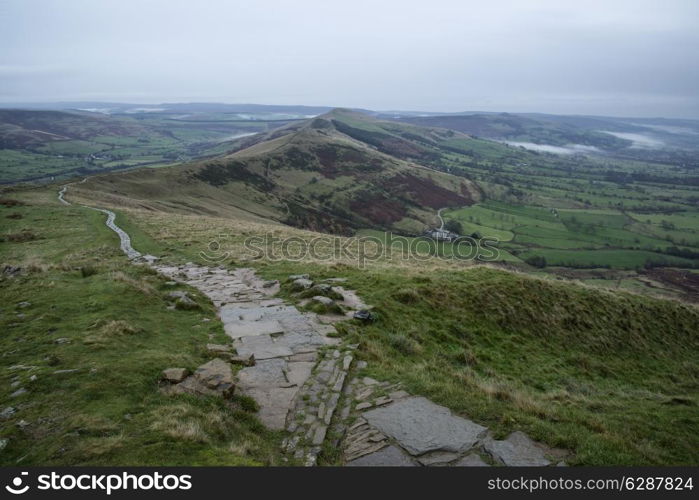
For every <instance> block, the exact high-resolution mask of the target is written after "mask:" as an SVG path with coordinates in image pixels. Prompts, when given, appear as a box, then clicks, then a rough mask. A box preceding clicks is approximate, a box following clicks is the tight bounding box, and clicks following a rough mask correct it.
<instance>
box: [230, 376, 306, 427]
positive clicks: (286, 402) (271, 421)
mask: <svg viewBox="0 0 699 500" xmlns="http://www.w3.org/2000/svg"><path fill="white" fill-rule="evenodd" d="M236 392H238V391H236ZM239 392H240V393H241V394H244V395H246V396H250V397H251V398H253V399H254V400H255V401H257V404H258V405H259V407H260V411H259V412H258V413H257V417H258V418H259V419H260V422H262V423H263V424H264V425H265V426H266V427H268V428H270V429H272V430H282V429H284V427H285V425H286V419H287V415H288V414H289V409H290V408H291V407H292V406H293V401H294V397H295V396H296V393H297V392H298V387H296V386H294V387H250V388H240V391H239Z"/></svg>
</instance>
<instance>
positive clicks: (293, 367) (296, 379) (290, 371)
mask: <svg viewBox="0 0 699 500" xmlns="http://www.w3.org/2000/svg"><path fill="white" fill-rule="evenodd" d="M314 366H315V363H314V362H312V361H294V362H289V363H288V364H287V365H286V378H287V380H288V381H289V383H291V384H295V385H298V386H299V387H301V386H302V385H303V384H304V383H305V382H306V380H308V378H309V377H310V376H311V371H313V367H314Z"/></svg>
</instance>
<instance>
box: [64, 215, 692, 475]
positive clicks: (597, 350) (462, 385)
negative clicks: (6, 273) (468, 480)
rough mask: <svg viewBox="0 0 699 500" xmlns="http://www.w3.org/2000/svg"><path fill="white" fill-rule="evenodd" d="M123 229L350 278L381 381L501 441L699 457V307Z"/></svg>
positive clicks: (213, 229) (577, 457)
mask: <svg viewBox="0 0 699 500" xmlns="http://www.w3.org/2000/svg"><path fill="white" fill-rule="evenodd" d="M71 210H73V209H71ZM120 220H121V221H122V224H124V225H125V227H127V229H128V230H129V231H132V232H134V234H136V235H137V239H136V243H137V246H138V245H141V247H142V248H144V249H145V250H147V251H152V252H154V253H157V254H158V255H163V256H164V258H165V259H166V260H172V261H179V262H184V261H188V260H192V261H198V262H202V263H206V261H205V260H202V254H201V252H202V251H204V252H206V251H207V250H208V249H209V248H210V247H209V242H210V241H212V240H214V239H216V240H218V241H220V242H221V248H220V249H219V250H220V251H227V252H229V253H228V254H227V255H228V256H227V257H226V258H225V259H224V260H222V261H220V262H222V263H223V264H225V265H228V266H231V267H234V266H239V265H246V266H254V267H256V268H257V269H258V270H259V271H260V272H261V273H262V274H263V275H264V276H265V277H268V278H274V279H285V278H286V276H287V275H289V274H292V273H303V272H307V273H310V274H312V276H313V277H314V278H326V277H337V276H343V277H347V278H348V279H349V282H348V283H347V286H348V287H349V288H353V289H356V290H357V291H358V292H359V294H360V296H361V297H362V298H363V299H365V300H366V301H367V302H368V303H370V304H372V305H374V306H375V309H374V310H375V312H376V314H377V316H378V320H377V321H376V322H375V323H373V324H369V325H359V324H347V325H345V326H344V327H343V328H342V335H343V336H345V337H346V338H348V339H349V340H350V341H352V342H357V343H359V344H360V347H359V353H360V356H361V357H362V358H363V359H366V360H368V361H369V362H370V365H369V367H370V368H369V369H370V372H369V374H371V375H374V376H377V377H380V378H382V379H389V380H394V381H401V382H403V383H405V384H406V386H407V387H408V388H409V390H410V391H411V392H413V393H415V394H421V395H425V396H428V397H430V398H432V399H434V400H435V401H437V402H439V403H441V404H444V405H446V406H448V407H449V408H451V409H452V410H454V411H456V412H459V413H461V414H463V415H465V416H467V417H469V418H472V419H474V420H476V421H477V422H480V423H483V424H485V425H488V426H489V427H491V428H493V429H494V430H495V431H496V432H497V434H498V435H499V436H504V435H506V434H507V433H509V432H511V431H513V430H524V431H526V432H527V433H528V434H530V435H531V436H532V437H534V438H536V439H538V440H541V441H543V442H545V443H547V444H548V445H551V446H558V447H562V448H566V449H569V450H571V451H572V452H573V453H574V456H573V458H572V459H571V463H572V464H585V465H612V464H627V465H629V464H643V465H650V464H666V465H667V464H673V465H677V464H694V463H697V461H698V460H699V456H698V455H697V450H698V449H699V442H698V441H697V436H698V435H699V432H698V431H699V420H697V418H696V415H697V405H698V404H699V372H697V368H696V367H697V366H699V358H698V357H697V353H698V352H699V349H698V348H699V312H697V309H696V307H692V306H687V305H683V304H682V303H679V302H676V301H667V300H658V299H653V298H647V297H642V296H638V295H634V294H630V293H624V292H615V291H603V290H600V289H598V288H592V287H588V286H583V285H580V284H575V283H570V282H565V281H556V280H552V279H542V278H534V277H531V276H527V275H524V274H519V273H513V272H509V271H504V270H500V269H494V268H489V267H483V266H474V265H473V264H472V263H460V262H453V261H449V260H442V259H439V258H432V259H430V260H427V261H425V260H423V261H421V262H416V261H412V262H411V261H408V262H406V261H400V260H399V261H396V262H392V261H388V260H380V261H376V262H374V263H372V264H371V265H369V266H367V267H366V268H365V269H359V268H358V267H357V265H356V262H353V261H352V260H351V259H342V258H333V257H330V258H313V257H311V258H309V259H305V260H302V261H300V262H293V261H289V260H276V259H272V258H269V257H264V256H263V257H260V256H253V255H249V254H246V252H245V250H244V240H245V238H247V237H250V236H256V235H262V234H266V233H272V234H274V235H275V236H276V237H278V238H285V237H286V238H288V237H294V238H297V239H298V240H300V241H307V242H310V241H311V240H313V239H314V238H317V237H319V236H321V235H319V234H318V233H313V232H309V231H300V230H297V229H294V228H290V227H288V226H282V225H278V224H273V223H269V222H264V221H260V220H250V219H248V220H243V219H235V218H230V217H229V218H214V217H208V216H202V215H199V216H192V215H174V214H168V213H165V212H153V211H150V210H138V209H128V210H122V211H121V212H120ZM73 224H75V222H74V223H73ZM340 239H341V240H342V238H340ZM76 279H77V278H76ZM284 293H286V292H284ZM287 296H288V297H290V298H291V299H292V300H294V297H293V295H291V294H289V295H287ZM253 456H254V454H253Z"/></svg>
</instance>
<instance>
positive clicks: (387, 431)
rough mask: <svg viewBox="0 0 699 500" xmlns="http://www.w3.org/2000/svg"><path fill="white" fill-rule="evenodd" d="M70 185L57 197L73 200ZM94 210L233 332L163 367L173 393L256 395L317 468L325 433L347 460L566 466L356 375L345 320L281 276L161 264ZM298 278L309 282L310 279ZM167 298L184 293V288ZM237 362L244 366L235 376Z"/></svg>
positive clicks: (266, 416) (290, 448)
mask: <svg viewBox="0 0 699 500" xmlns="http://www.w3.org/2000/svg"><path fill="white" fill-rule="evenodd" d="M66 188H67V185H66V186H64V187H63V188H62V189H61V191H60V192H59V200H60V201H61V202H62V203H64V204H67V205H69V204H70V203H69V202H67V201H66V200H65V198H64V195H65V192H66ZM87 208H92V207H87ZM95 210H100V211H102V212H104V213H106V214H107V222H106V223H107V226H108V227H109V228H110V229H112V230H113V231H115V232H116V233H117V234H118V235H119V238H120V242H121V249H122V250H123V251H124V253H125V254H126V255H127V256H128V257H129V258H130V259H131V260H132V261H134V262H136V263H140V264H146V265H150V266H151V267H153V268H154V269H155V270H157V271H158V272H160V273H161V274H162V275H164V276H167V277H168V278H169V279H171V280H174V281H176V282H179V283H184V284H187V285H189V286H192V287H194V288H196V289H198V290H200V291H201V292H202V293H203V294H205V295H206V296H207V297H208V298H209V299H210V300H211V301H212V302H213V304H214V305H215V306H216V307H217V309H218V313H219V316H220V318H221V321H222V322H223V326H224V330H225V332H226V334H227V335H228V336H229V337H230V338H231V342H232V346H225V345H222V346H219V345H209V346H207V347H208V349H209V351H210V352H214V354H216V355H217V356H219V357H217V358H215V359H213V360H211V361H209V362H208V363H206V364H204V365H202V366H201V367H199V368H198V369H197V370H196V372H195V373H194V374H193V375H191V376H189V374H188V372H187V371H186V370H183V369H176V368H170V369H167V370H165V372H164V373H165V377H166V379H168V380H169V381H170V382H171V383H172V384H174V385H172V386H170V387H171V390H173V391H174V392H178V390H179V391H188V392H194V393H197V394H219V395H223V396H224V397H226V396H227V395H229V394H230V393H231V392H234V393H235V394H242V395H246V396H249V397H252V398H253V399H254V400H255V401H256V402H257V403H258V405H259V412H258V416H259V418H260V420H261V421H262V423H263V424H265V425H266V426H267V427H268V428H270V429H273V430H285V431H286V433H287V437H286V438H285V439H284V441H283V443H282V449H283V450H284V451H285V452H286V453H288V454H289V455H291V456H293V457H294V458H295V459H296V460H299V461H301V462H302V463H304V464H305V465H308V466H312V465H316V463H317V459H318V456H319V454H320V453H321V450H322V447H323V445H324V443H326V441H328V439H331V440H332V441H331V442H330V444H331V445H332V446H334V447H339V448H340V449H341V450H342V460H343V462H344V463H345V464H346V465H350V466H417V465H423V466H439V465H448V466H488V465H507V466H548V465H553V464H554V463H557V464H558V465H565V463H564V462H563V461H562V459H563V458H564V457H565V456H566V455H567V453H566V452H565V451H563V450H557V449H552V448H548V447H546V446H544V445H542V444H540V443H536V442H534V441H532V440H531V439H530V438H529V437H528V436H527V435H526V434H524V433H522V432H519V431H517V432H513V433H512V434H510V435H509V436H508V437H507V438H506V439H504V440H495V439H493V438H492V436H491V434H490V432H489V431H488V429H487V428H485V427H483V426H481V425H479V424H477V423H475V422H472V421H471V420H468V419H465V418H462V417H460V416H457V415H454V414H452V413H451V411H450V410H449V409H447V408H445V407H443V406H439V405H437V404H435V403H433V402H431V401H430V400H428V399H426V398H424V397H417V396H411V395H410V394H408V393H407V392H405V391H404V390H402V389H401V387H400V386H399V385H396V384H389V383H387V382H379V381H377V380H374V379H371V378H369V377H360V376H358V374H359V373H360V372H361V371H362V370H363V369H364V368H366V363H365V362H359V363H355V362H354V358H355V356H354V351H355V349H356V348H357V346H356V345H341V342H340V340H339V339H338V338H336V337H335V336H333V334H334V333H336V330H335V328H334V327H333V326H332V323H334V322H336V321H338V319H343V318H342V317H340V318H338V317H324V316H319V315H316V314H314V313H307V312H300V311H299V310H298V309H297V308H296V307H294V306H291V305H288V304H286V303H285V302H284V301H283V300H281V299H279V298H274V295H275V294H276V293H277V292H278V291H279V288H280V284H279V283H278V282H277V281H264V280H262V279H261V278H259V277H258V276H257V275H256V274H255V272H254V270H252V269H247V268H237V269H234V270H228V269H225V268H223V267H214V268H209V267H205V266H199V265H196V264H193V263H187V264H184V265H179V266H173V265H166V264H159V263H157V260H158V259H157V258H156V257H153V256H142V255H141V254H140V253H139V252H138V251H136V250H135V249H134V248H133V247H132V246H131V241H130V238H129V236H128V234H127V233H126V232H125V231H123V230H122V229H121V228H119V227H118V226H117V225H116V224H115V223H114V213H113V212H111V211H109V210H104V209H95ZM290 278H291V279H292V280H293V279H295V278H298V277H290ZM296 281H299V280H298V279H297V280H296ZM301 281H308V283H306V284H305V286H306V285H307V286H308V287H310V286H311V285H312V281H311V280H310V279H308V277H303V278H301ZM326 281H331V280H326ZM343 281H344V279H342V278H336V279H335V282H336V283H338V282H343ZM333 289H334V291H335V292H336V293H340V295H342V297H343V298H342V299H341V300H338V302H339V303H340V304H342V305H343V306H345V307H346V308H347V307H349V308H352V309H354V308H356V309H358V308H362V309H363V308H365V307H366V306H365V305H364V304H363V303H362V301H361V300H360V299H359V297H357V295H356V294H355V293H354V292H353V291H351V290H345V289H344V288H342V287H339V286H336V287H334V288H333ZM171 295H172V296H173V297H176V298H177V300H185V299H187V295H186V292H172V293H171ZM351 314H352V312H351V311H350V312H349V314H348V315H349V316H351ZM231 347H232V348H231ZM233 349H234V350H235V351H236V354H234V353H233ZM221 358H227V360H226V359H221ZM231 362H233V363H238V364H243V365H244V368H242V369H240V370H239V371H238V373H237V374H236V376H235V377H234V376H233V375H232V371H231V368H230V363H231ZM338 409H339V411H337V410H338Z"/></svg>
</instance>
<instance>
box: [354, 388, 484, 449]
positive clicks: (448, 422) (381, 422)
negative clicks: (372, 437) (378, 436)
mask: <svg viewBox="0 0 699 500" xmlns="http://www.w3.org/2000/svg"><path fill="white" fill-rule="evenodd" d="M363 416H364V418H365V419H366V420H367V422H369V423H370V424H371V425H373V426H374V427H376V428H377V429H379V430H380V431H381V432H383V433H384V434H386V435H388V436H390V437H392V438H393V439H395V440H396V441H397V442H398V444H400V445H401V446H402V447H403V448H405V449H406V450H407V451H408V452H409V453H410V454H412V455H422V454H424V453H427V452H430V451H436V450H444V451H453V452H463V451H466V450H468V449H470V448H472V447H473V446H474V445H475V444H476V443H477V442H478V441H479V439H481V438H482V437H483V436H484V435H485V433H486V431H487V429H486V428H485V427H483V426H480V425H478V424H476V423H474V422H471V421H470V420H466V419H464V418H461V417H457V416H454V415H452V414H451V412H450V411H449V409H447V408H445V407H443V406H439V405H436V404H435V403H433V402H431V401H429V400H428V399H426V398H423V397H411V398H407V399H403V400H402V401H398V402H396V403H393V404H391V405H388V406H385V407H383V408H376V409H374V410H370V411H367V412H365V413H364V415H363Z"/></svg>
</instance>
